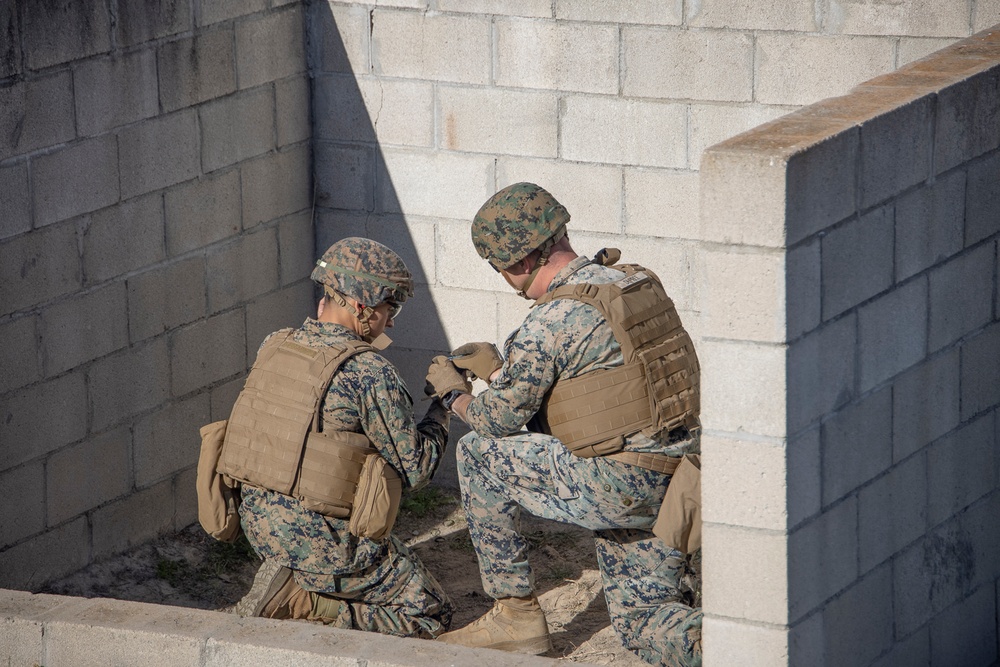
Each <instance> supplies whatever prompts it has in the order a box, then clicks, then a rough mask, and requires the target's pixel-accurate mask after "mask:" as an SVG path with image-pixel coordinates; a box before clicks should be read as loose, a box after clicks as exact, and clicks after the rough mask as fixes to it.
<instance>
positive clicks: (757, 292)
mask: <svg viewBox="0 0 1000 667" xmlns="http://www.w3.org/2000/svg"><path fill="white" fill-rule="evenodd" d="M741 250H742V249H741ZM702 261H703V262H704V264H703V270H704V278H703V279H702V280H701V285H702V287H701V294H700V296H701V308H702V323H703V325H704V326H705V327H706V329H707V330H709V331H711V332H712V335H714V336H719V337H721V338H729V339H736V340H753V341H762V342H767V343H783V342H785V340H786V335H785V308H784V305H785V291H786V287H785V284H786V277H785V275H786V270H785V255H784V254H783V253H780V252H778V251H763V252H760V251H758V252H753V251H751V252H746V251H739V252H733V251H732V250H731V249H730V248H725V249H720V250H719V251H713V250H707V249H706V250H705V251H703V252H702Z"/></svg>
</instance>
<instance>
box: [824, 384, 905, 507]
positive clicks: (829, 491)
mask: <svg viewBox="0 0 1000 667" xmlns="http://www.w3.org/2000/svg"><path fill="white" fill-rule="evenodd" d="M821 438H822V445H823V505H824V506H826V505H829V504H830V503H833V502H835V501H837V500H838V499H840V498H842V497H843V496H845V495H847V494H849V493H851V492H852V491H854V490H855V489H857V488H858V487H860V486H862V485H863V484H864V483H865V482H867V481H868V480H870V479H872V478H874V477H877V476H878V475H881V474H882V473H883V472H885V471H886V470H888V469H889V468H890V467H892V391H891V389H890V388H889V387H886V388H885V389H881V390H879V391H877V392H875V393H874V394H870V395H868V396H866V397H864V398H863V399H861V400H860V401H859V402H857V403H853V404H851V405H848V406H847V407H845V408H843V409H842V410H840V411H839V412H838V413H837V414H835V415H834V416H833V417H831V418H830V419H829V420H828V421H826V422H824V423H823V427H822V431H821Z"/></svg>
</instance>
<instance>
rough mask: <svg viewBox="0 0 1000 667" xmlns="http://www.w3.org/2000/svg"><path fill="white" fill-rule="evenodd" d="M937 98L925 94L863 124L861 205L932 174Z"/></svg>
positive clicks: (871, 203) (893, 195)
mask: <svg viewBox="0 0 1000 667" xmlns="http://www.w3.org/2000/svg"><path fill="white" fill-rule="evenodd" d="M933 119H934V100H933V98H931V97H922V98H920V99H918V100H916V101H914V102H911V103H909V104H904V105H901V106H898V107H896V108H895V109H893V110H892V111H889V112H888V113H885V114H882V115H880V116H878V117H876V118H873V119H871V120H869V121H867V122H865V123H862V125H861V165H860V168H861V177H860V181H861V186H860V187H861V207H862V208H868V207H870V206H874V205H875V204H878V203H879V202H883V201H885V200H887V199H889V198H891V197H895V196H896V195H898V194H899V193H901V192H903V191H904V190H906V189H907V188H909V187H910V186H912V185H916V184H917V183H920V182H921V181H924V180H926V179H927V178H928V177H929V176H930V175H931V152H932V144H933V138H932V134H931V130H932V126H933Z"/></svg>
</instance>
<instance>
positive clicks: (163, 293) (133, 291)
mask: <svg viewBox="0 0 1000 667" xmlns="http://www.w3.org/2000/svg"><path fill="white" fill-rule="evenodd" d="M205 299H206V287H205V258H204V257H203V256H198V257H191V258H190V259H186V260H183V261H180V262H177V263H174V264H167V265H165V266H160V267H157V268H154V269H150V270H149V271H145V272H143V273H139V274H137V275H134V276H131V277H130V278H129V279H128V309H129V311H128V312H129V319H128V324H129V340H131V341H132V342H133V343H135V342H137V341H141V340H145V339H146V338H149V337H150V336H157V335H159V334H161V333H163V332H164V331H168V330H170V329H173V328H175V327H178V326H180V325H182V324H187V323H188V322H193V321H194V320H197V319H200V318H202V317H204V316H205V313H206V310H205Z"/></svg>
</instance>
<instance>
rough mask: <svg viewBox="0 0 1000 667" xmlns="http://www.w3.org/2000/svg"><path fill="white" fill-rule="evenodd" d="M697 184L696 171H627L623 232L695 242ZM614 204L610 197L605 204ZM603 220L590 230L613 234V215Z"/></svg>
mask: <svg viewBox="0 0 1000 667" xmlns="http://www.w3.org/2000/svg"><path fill="white" fill-rule="evenodd" d="M609 178H610V176H609ZM699 181H700V179H699V178H698V174H697V172H677V171H654V170H637V169H636V170H634V169H627V170H626V171H625V188H624V190H625V192H624V196H625V211H624V217H625V230H626V232H627V233H628V234H629V235H630V236H664V237H669V238H679V239H698V238H699V236H700V231H701V226H700V225H699V224H698V199H699ZM608 187H609V188H610V187H611V185H610V184H609V186H608ZM606 201H607V200H606ZM615 203H617V202H615V200H614V198H611V199H610V202H609V203H608V205H609V206H613V205H614V204H615ZM605 219H606V220H607V222H605V223H604V224H605V228H604V229H599V228H596V227H595V226H594V225H593V224H592V225H591V226H590V227H589V229H590V231H615V230H613V229H611V225H612V223H613V222H615V216H614V215H611V214H609V215H606V216H605ZM575 222H576V219H575V217H574V223H575Z"/></svg>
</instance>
